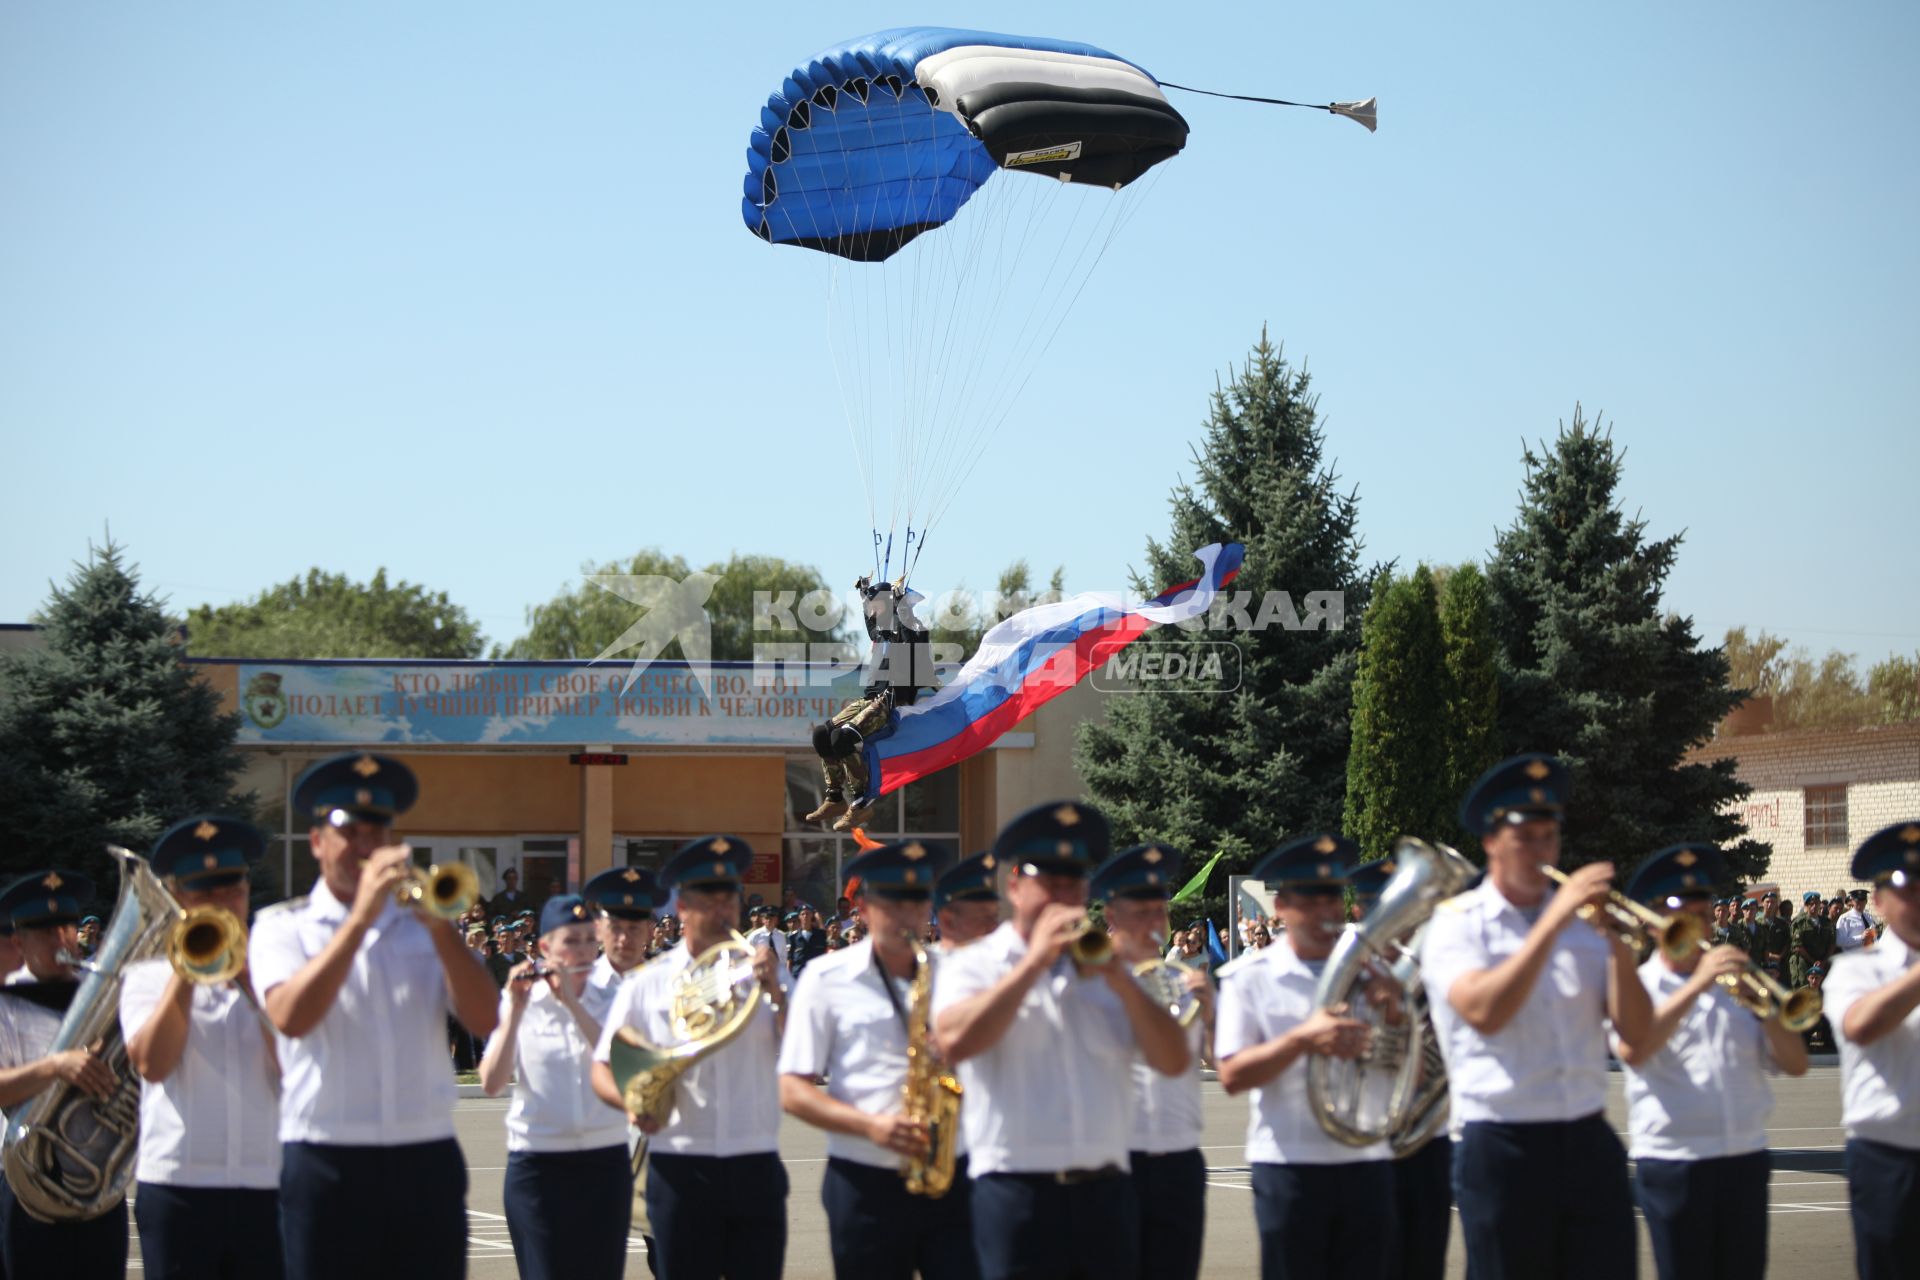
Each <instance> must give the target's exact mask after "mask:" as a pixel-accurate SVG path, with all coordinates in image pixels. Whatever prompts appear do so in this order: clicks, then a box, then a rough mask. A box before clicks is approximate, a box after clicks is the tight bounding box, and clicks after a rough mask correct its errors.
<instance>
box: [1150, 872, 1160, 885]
mask: <svg viewBox="0 0 1920 1280" xmlns="http://www.w3.org/2000/svg"><path fill="white" fill-rule="evenodd" d="M1147 883H1148V884H1159V883H1160V873H1159V872H1158V871H1149V872H1147Z"/></svg>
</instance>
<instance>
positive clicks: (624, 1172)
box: [480, 894, 633, 1280]
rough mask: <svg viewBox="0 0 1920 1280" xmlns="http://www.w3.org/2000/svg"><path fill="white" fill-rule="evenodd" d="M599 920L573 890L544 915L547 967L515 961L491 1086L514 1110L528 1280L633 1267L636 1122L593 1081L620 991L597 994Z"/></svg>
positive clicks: (512, 1155)
mask: <svg viewBox="0 0 1920 1280" xmlns="http://www.w3.org/2000/svg"><path fill="white" fill-rule="evenodd" d="M594 950H595V937H594V922H593V917H592V915H591V913H589V912H588V910H587V906H586V904H585V903H584V902H583V901H581V899H580V898H579V897H577V896H575V895H573V894H566V895H563V896H560V897H556V898H549V899H548V900H547V905H546V906H545V907H543V908H542V909H541V911H540V939H539V942H538V943H537V944H536V946H535V954H536V955H537V956H538V964H537V967H536V962H534V961H525V962H522V963H521V964H518V965H515V966H514V968H513V971H512V972H511V973H510V974H508V976H507V986H506V989H505V990H504V991H502V992H501V993H500V1029H499V1031H497V1032H496V1033H495V1034H494V1037H493V1039H491V1040H489V1041H488V1042H487V1052H486V1055H485V1056H484V1057H483V1058H482V1059H481V1060H480V1086H481V1088H483V1089H485V1090H486V1093H487V1096H488V1097H490V1098H497V1097H499V1096H500V1095H501V1094H502V1093H504V1092H505V1091H506V1088H507V1081H508V1080H509V1079H510V1078H511V1079H514V1080H515V1084H514V1088H513V1106H512V1107H510V1108H509V1109H508V1111H507V1178H506V1187H505V1193H504V1194H505V1199H506V1208H507V1233H508V1235H510V1236H511V1237H512V1239H513V1256H514V1260H515V1262H517V1263H518V1264H519V1267H520V1274H521V1275H522V1276H523V1277H526V1278H527V1280H550V1278H553V1280H557V1278H558V1277H562V1276H564V1277H566V1278H567V1280H591V1278H593V1277H608V1278H609V1280H612V1278H614V1277H618V1276H620V1275H621V1274H622V1273H623V1271H624V1270H625V1267H626V1260H627V1228H628V1226H629V1224H630V1221H631V1216H632V1211H633V1167H632V1165H631V1164H630V1163H629V1161H628V1157H627V1126H626V1124H625V1123H624V1122H623V1121H622V1119H621V1117H620V1114H619V1113H618V1112H616V1111H611V1110H609V1109H608V1108H607V1107H605V1106H603V1105H601V1102H600V1100H599V1099H598V1098H596V1097H594V1095H593V1086H592V1084H591V1083H590V1079H589V1077H590V1073H591V1071H592V1068H593V1047H594V1045H596V1044H597V1043H599V1040H600V1022H601V1019H603V1018H604V1017H606V1013H607V1005H608V1004H609V1003H611V994H612V993H611V990H610V989H601V990H599V991H596V990H594V989H593V988H592V987H590V986H589V984H588V982H587V976H588V974H589V972H590V971H591V970H592V969H593V965H594Z"/></svg>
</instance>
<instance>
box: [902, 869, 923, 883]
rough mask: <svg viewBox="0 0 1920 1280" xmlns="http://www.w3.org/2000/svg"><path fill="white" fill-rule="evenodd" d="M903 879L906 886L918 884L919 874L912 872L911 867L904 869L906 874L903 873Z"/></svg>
mask: <svg viewBox="0 0 1920 1280" xmlns="http://www.w3.org/2000/svg"><path fill="white" fill-rule="evenodd" d="M904 878H905V880H906V882H907V883H908V884H919V883H920V873H919V872H918V871H916V870H914V869H913V868H912V867H908V868H907V869H906V872H905V873H904Z"/></svg>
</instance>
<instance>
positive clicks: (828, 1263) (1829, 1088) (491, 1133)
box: [129, 1067, 1853, 1280]
mask: <svg viewBox="0 0 1920 1280" xmlns="http://www.w3.org/2000/svg"><path fill="white" fill-rule="evenodd" d="M1610 1085H1611V1088H1610V1095H1609V1101H1608V1104H1607V1116H1608V1118H1609V1119H1611V1120H1612V1121H1613V1125H1614V1128H1615V1130H1617V1131H1620V1132H1621V1133H1623V1134H1624V1132H1625V1129H1626V1106H1625V1103H1624V1102H1623V1101H1622V1097H1621V1076H1620V1075H1619V1073H1618V1072H1615V1073H1614V1074H1613V1075H1612V1076H1611V1079H1610ZM1204 1088H1205V1106H1206V1134H1205V1146H1204V1151H1205V1155H1206V1158H1207V1165H1208V1168H1209V1170H1210V1173H1209V1175H1208V1179H1207V1244H1206V1257H1205V1261H1204V1263H1203V1264H1202V1268H1201V1273H1202V1274H1203V1275H1205V1276H1209V1277H1212V1276H1257V1275H1258V1274H1259V1271H1260V1244H1259V1239H1258V1236H1257V1235H1256V1233H1255V1231H1254V1226H1253V1192H1252V1190H1251V1189H1250V1180H1249V1177H1248V1171H1247V1166H1246V1153H1245V1149H1244V1147H1243V1146H1242V1140H1243V1137H1244V1134H1245V1130H1246V1121H1247V1104H1246V1100H1245V1099H1243V1098H1229V1097H1228V1096H1227V1095H1226V1093H1225V1092H1224V1091H1223V1090H1222V1089H1221V1088H1220V1086H1219V1085H1217V1084H1214V1083H1211V1082H1209V1083H1208V1084H1207V1085H1205V1086H1204ZM1773 1091H1774V1110H1773V1117H1772V1121H1771V1123H1770V1124H1769V1126H1768V1129H1767V1133H1768V1138H1769V1142H1770V1144H1771V1146H1772V1148H1773V1181H1772V1199H1771V1212H1770V1214H1769V1216H1768V1219H1767V1221H1768V1224H1769V1226H1770V1227H1771V1229H1772V1234H1771V1239H1770V1244H1769V1249H1770V1253H1769V1258H1768V1265H1767V1275H1768V1276H1778V1277H1802V1276H1804V1277H1809V1278H1810V1280H1813V1278H1817V1280H1831V1278H1832V1277H1838V1276H1851V1275H1852V1274H1853V1236H1852V1231H1851V1226H1850V1223H1849V1219H1848V1216H1847V1185H1846V1179H1845V1176H1844V1174H1843V1173H1842V1160H1843V1150H1842V1148H1843V1146H1844V1144H1845V1141H1846V1135H1845V1134H1844V1133H1843V1132H1842V1131H1841V1130H1840V1128H1839V1124H1840V1074H1839V1071H1838V1069H1837V1068H1834V1067H1815V1068H1813V1069H1812V1070H1811V1071H1809V1072H1808V1073H1807V1075H1806V1076H1805V1077H1803V1078H1802V1079H1798V1080H1790V1079H1776V1080H1774V1081H1773ZM506 1109H507V1104H506V1101H505V1100H504V1099H501V1100H493V1099H487V1098H473V1099H462V1100H461V1101H460V1103H459V1104H458V1106H457V1107H456V1109H455V1111H454V1125H455V1128H456V1130H457V1132H458V1134H459V1138H460V1145H461V1147H462V1148H463V1149H464V1150H465V1152H466V1157H467V1173H468V1182H469V1190H468V1193H467V1216H468V1222H469V1230H468V1236H467V1258H468V1262H469V1272H468V1274H469V1275H471V1276H472V1277H474V1280H507V1278H509V1277H512V1276H514V1275H516V1274H517V1271H516V1270H515V1267H514V1263H513V1247H512V1245H511V1244H510V1243H509V1242H508V1240H507V1223H506V1218H505V1217H504V1215H503V1213H502V1206H501V1200H500V1188H501V1183H502V1179H503V1177H504V1175H505V1171H506V1163H507V1144H506V1128H505V1124H504V1119H505V1112H506ZM780 1151H781V1155H782V1156H783V1157H784V1158H785V1160H786V1165H787V1173H788V1176H789V1179H790V1180H791V1182H792V1187H793V1189H792V1192H791V1194H790V1195H789V1197H788V1200H787V1224H788V1227H787V1233H788V1234H787V1265H786V1275H787V1276H788V1277H789V1278H790V1280H831V1278H832V1276H833V1263H832V1259H831V1258H830V1257H829V1255H828V1252H827V1219H826V1214H825V1213H824V1212H823V1211H822V1210H821V1208H820V1179H821V1174H822V1172H823V1166H824V1165H825V1163H826V1137H825V1135H824V1134H822V1133H820V1132H819V1131H818V1130H815V1129H810V1128H808V1127H807V1126H805V1125H803V1124H800V1123H798V1122H797V1121H793V1120H787V1121H785V1122H784V1123H783V1125H782V1126H781V1130H780ZM631 1248H632V1253H631V1257H630V1259H629V1261H628V1264H627V1275H628V1276H629V1277H632V1278H634V1280H641V1278H643V1277H646V1276H647V1275H648V1274H649V1273H648V1270H647V1262H646V1256H645V1251H644V1248H643V1246H642V1244H641V1242H640V1239H639V1237H638V1236H635V1237H634V1238H633V1240H632V1246H631ZM139 1270H140V1261H139V1240H138V1238H137V1236H136V1239H135V1240H134V1249H133V1257H132V1260H131V1263H130V1266H129V1271H130V1272H132V1273H138V1272H139ZM1447 1274H1448V1275H1449V1276H1450V1277H1453V1276H1464V1275H1465V1274H1466V1259H1465V1256H1464V1255H1463V1254H1462V1252H1461V1249H1460V1235H1459V1231H1458V1229H1457V1227H1456V1229H1455V1231H1454V1233H1453V1237H1452V1243H1451V1246H1450V1251H1449V1257H1448V1266H1447ZM1653 1274H1654V1271H1653V1256H1652V1254H1651V1253H1650V1252H1649V1251H1648V1249H1647V1238H1646V1232H1645V1230H1644V1229H1643V1230H1642V1231H1641V1233H1640V1275H1641V1276H1642V1277H1645V1278H1646V1280H1651V1278H1652V1276H1653Z"/></svg>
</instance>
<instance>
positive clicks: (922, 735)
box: [867, 542, 1246, 796]
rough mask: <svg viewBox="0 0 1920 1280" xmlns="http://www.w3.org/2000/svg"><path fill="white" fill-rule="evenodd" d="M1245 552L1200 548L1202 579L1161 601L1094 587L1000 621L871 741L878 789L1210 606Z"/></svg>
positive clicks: (948, 755)
mask: <svg viewBox="0 0 1920 1280" xmlns="http://www.w3.org/2000/svg"><path fill="white" fill-rule="evenodd" d="M1245 554H1246V549H1245V548H1244V547H1242V546H1241V545H1240V544H1239V543H1237V542H1216V543H1213V544H1211V545H1209V546H1205V547H1202V548H1200V549H1199V550H1198V551H1196V552H1194V553H1193V555H1194V558H1195V559H1196V560H1198V561H1200V563H1201V566H1202V572H1201V574H1200V576H1199V577H1197V578H1195V579H1193V580H1192V581H1189V582H1183V583H1181V584H1179V585H1178V586H1175V587H1170V588H1168V589H1167V590H1166V591H1163V592H1162V593H1160V594H1159V595H1157V596H1155V597H1154V598H1153V599H1151V600H1146V601H1139V602H1133V603H1129V602H1128V601H1127V600H1126V599H1125V597H1122V596H1118V595H1114V594H1111V593H1107V592H1097V591H1090V592H1085V593H1083V594H1081V595H1077V596H1074V597H1072V598H1071V599H1067V600H1061V601H1058V602H1056V603H1053V604H1043V605H1036V606H1035V607H1034V608H1031V609H1027V610H1023V611H1022V612H1020V613H1016V614H1015V615H1013V617H1011V618H1008V619H1007V620H1006V621H1004V622H1001V623H999V624H998V625H996V626H995V627H993V629H992V630H990V631H988V632H987V634H986V635H985V636H983V637H982V638H981V640H980V648H979V649H978V650H977V651H976V652H975V653H974V655H973V657H972V658H970V659H968V660H967V664H966V665H965V666H964V667H962V668H960V671H959V674H957V675H956V676H955V677H954V678H953V681H952V682H951V683H950V684H948V685H946V686H945V687H944V688H942V689H940V690H939V691H938V692H937V693H934V694H931V695H926V696H923V697H922V698H921V699H920V700H919V701H918V702H916V703H914V704H913V705H912V706H910V707H902V708H900V710H899V711H898V712H896V713H895V720H896V723H895V726H894V729H893V731H892V732H891V733H889V734H887V735H886V736H885V737H883V738H880V739H878V740H877V741H874V742H870V743H868V745H867V764H868V766H869V767H870V768H871V769H872V774H873V781H872V785H871V787H870V793H871V794H872V795H876V796H879V795H885V794H886V793H887V792H889V791H896V790H898V789H899V788H901V787H904V786H906V785H907V784H908V783H909V782H914V781H917V780H918V779H920V778H924V777H926V776H927V775H928V774H930V773H935V772H937V771H939V770H941V769H944V768H946V767H947V766H948V765H950V764H955V763H957V762H959V761H961V760H964V759H966V758H967V757H968V756H970V755H972V754H973V753H974V752H976V751H980V750H983V749H984V748H985V747H986V746H987V744H989V743H991V742H992V741H993V740H994V739H995V738H998V737H999V736H1000V735H1001V734H1003V733H1005V732H1006V731H1007V730H1009V729H1011V728H1012V727H1013V726H1014V724H1015V723H1017V722H1018V721H1020V720H1021V719H1023V718H1024V717H1026V716H1029V715H1031V714H1032V713H1033V712H1034V711H1036V710H1037V709H1039V708H1040V707H1041V706H1042V705H1044V704H1045V703H1047V702H1049V701H1051V700H1052V699H1054V698H1056V697H1058V696H1059V695H1060V694H1062V693H1065V692H1066V691H1067V690H1068V689H1071V688H1072V687H1073V686H1074V685H1076V684H1078V683H1080V681H1081V680H1083V679H1085V678H1086V676H1087V674H1088V673H1089V672H1091V671H1093V670H1095V669H1096V668H1098V667H1100V666H1101V665H1102V664H1104V663H1105V662H1106V661H1107V659H1109V658H1111V657H1113V655H1114V654H1116V653H1119V652H1120V651H1121V650H1122V649H1124V648H1126V647H1127V646H1128V645H1129V644H1132V643H1133V641H1134V640H1135V639H1137V638H1138V637H1139V636H1140V635H1141V634H1142V633H1143V632H1145V631H1146V630H1147V628H1149V627H1156V626H1163V625H1165V624H1167V623H1170V622H1184V621H1186V620H1187V619H1189V618H1197V617H1199V616H1201V615H1202V614H1204V613H1206V612H1207V610H1208V609H1210V608H1212V607H1213V602H1214V599H1215V598H1216V597H1217V596H1218V595H1219V593H1220V591H1221V590H1222V589H1223V588H1225V587H1226V585H1227V584H1228V583H1230V582H1232V581H1233V579H1234V575H1235V574H1237V573H1239V572H1240V562H1241V560H1242V559H1243V558H1244V557H1245Z"/></svg>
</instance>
